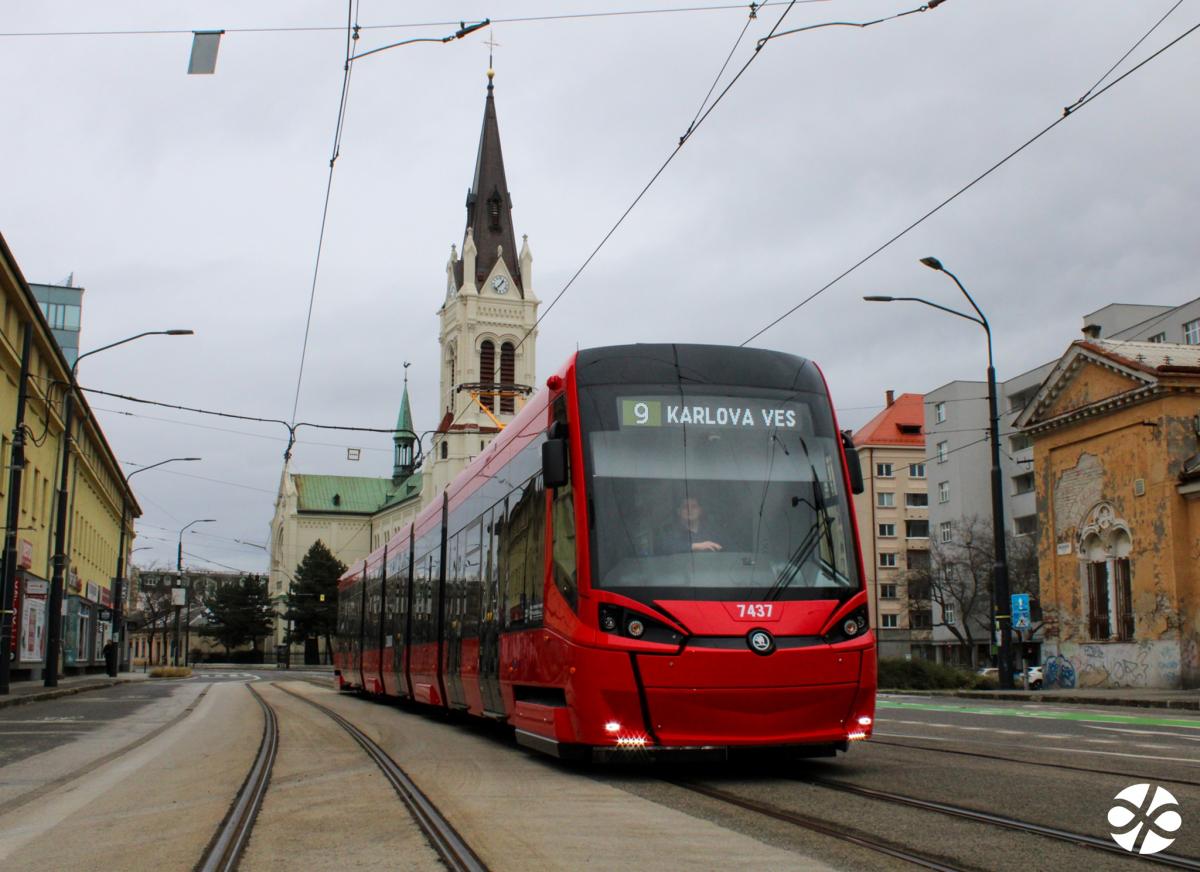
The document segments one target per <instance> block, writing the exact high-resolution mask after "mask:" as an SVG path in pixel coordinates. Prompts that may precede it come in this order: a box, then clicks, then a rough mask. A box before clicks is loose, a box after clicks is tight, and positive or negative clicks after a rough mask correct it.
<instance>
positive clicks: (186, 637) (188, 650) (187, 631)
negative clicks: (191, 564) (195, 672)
mask: <svg viewBox="0 0 1200 872" xmlns="http://www.w3.org/2000/svg"><path fill="white" fill-rule="evenodd" d="M191 657H192V577H191V576H190V575H189V576H188V580H187V620H186V621H184V622H183V665H184V666H188V665H190V664H191Z"/></svg>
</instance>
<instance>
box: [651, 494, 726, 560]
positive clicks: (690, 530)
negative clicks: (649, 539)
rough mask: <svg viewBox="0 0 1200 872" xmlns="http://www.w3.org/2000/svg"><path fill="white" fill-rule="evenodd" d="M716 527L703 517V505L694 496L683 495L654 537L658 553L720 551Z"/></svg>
mask: <svg viewBox="0 0 1200 872" xmlns="http://www.w3.org/2000/svg"><path fill="white" fill-rule="evenodd" d="M717 539H718V537H717V531H716V528H715V527H714V526H713V525H712V524H711V522H710V521H709V520H708V519H707V518H706V517H705V513H704V506H702V505H701V504H700V500H698V499H696V498H695V497H684V498H683V500H682V501H681V502H680V503H679V507H678V509H676V512H675V517H674V518H672V519H671V520H670V521H669V522H668V523H667V524H666V525H665V526H664V527H663V528H662V529H660V530H659V531H658V535H657V536H656V537H655V544H656V545H657V549H656V550H657V552H658V553H659V554H683V553H686V552H689V551H721V550H722V547H721V543H720V542H718V541H717Z"/></svg>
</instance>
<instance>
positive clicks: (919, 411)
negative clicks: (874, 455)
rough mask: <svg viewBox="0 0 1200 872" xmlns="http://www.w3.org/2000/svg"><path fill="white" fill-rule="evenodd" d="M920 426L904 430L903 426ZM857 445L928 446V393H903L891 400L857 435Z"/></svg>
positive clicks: (908, 427) (855, 440) (855, 441)
mask: <svg viewBox="0 0 1200 872" xmlns="http://www.w3.org/2000/svg"><path fill="white" fill-rule="evenodd" d="M901 426H903V427H904V428H905V429H911V428H913V427H916V428H918V429H917V430H916V432H909V433H905V432H903V431H902V430H901V429H900V428H901ZM854 444H855V445H857V446H859V447H861V446H863V445H901V446H904V447H909V448H924V447H925V395H924V394H901V395H900V396H899V397H897V398H896V402H894V403H892V404H891V405H890V406H888V407H887V408H886V409H884V410H883V411H882V412H880V413H879V414H878V415H876V416H875V417H874V418H872V419H871V420H870V421H868V422H867V423H866V424H865V425H863V426H862V427H860V428H859V430H858V432H857V433H855V434H854Z"/></svg>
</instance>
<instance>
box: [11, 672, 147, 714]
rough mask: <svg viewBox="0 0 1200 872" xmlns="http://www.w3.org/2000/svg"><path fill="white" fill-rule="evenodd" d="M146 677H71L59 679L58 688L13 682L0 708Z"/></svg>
mask: <svg viewBox="0 0 1200 872" xmlns="http://www.w3.org/2000/svg"><path fill="white" fill-rule="evenodd" d="M147 677H148V676H146V675H143V674H142V673H140V672H122V673H120V674H119V675H118V676H117V677H116V678H109V677H108V676H107V675H72V676H68V677H63V678H59V679H58V687H43V686H42V681H41V679H38V680H37V681H14V682H13V683H12V684H11V685H9V693H8V696H0V708H4V707H6V706H11V705H22V704H23V703H27V702H40V701H42V700H47V699H58V698H59V697H62V696H70V695H71V694H73V693H83V692H84V691H85V690H102V689H103V688H106V687H113V686H115V685H118V684H128V683H129V682H131V681H145V680H146V678H147Z"/></svg>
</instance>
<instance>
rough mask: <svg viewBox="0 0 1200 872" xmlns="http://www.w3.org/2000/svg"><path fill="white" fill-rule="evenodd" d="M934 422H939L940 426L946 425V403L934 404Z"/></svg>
mask: <svg viewBox="0 0 1200 872" xmlns="http://www.w3.org/2000/svg"><path fill="white" fill-rule="evenodd" d="M933 420H934V421H935V422H937V423H938V424H944V423H946V404H945V403H934V404H933Z"/></svg>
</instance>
